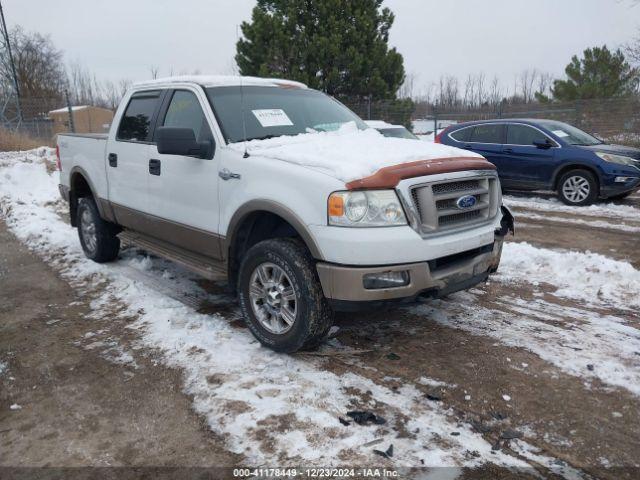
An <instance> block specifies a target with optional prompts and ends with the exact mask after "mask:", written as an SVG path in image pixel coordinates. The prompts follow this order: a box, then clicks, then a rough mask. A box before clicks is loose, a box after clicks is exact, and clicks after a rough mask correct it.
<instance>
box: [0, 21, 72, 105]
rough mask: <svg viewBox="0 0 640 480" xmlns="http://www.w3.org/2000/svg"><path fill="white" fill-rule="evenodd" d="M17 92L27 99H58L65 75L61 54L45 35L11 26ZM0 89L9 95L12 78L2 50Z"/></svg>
mask: <svg viewBox="0 0 640 480" xmlns="http://www.w3.org/2000/svg"><path fill="white" fill-rule="evenodd" d="M9 40H10V42H11V47H12V51H13V59H14V63H15V67H16V74H17V77H18V85H19V88H20V93H21V95H22V96H23V97H27V98H28V97H30V98H62V96H63V94H64V87H65V84H66V74H65V69H64V64H63V63H62V52H61V51H60V50H58V49H57V48H56V47H55V46H54V45H53V42H52V41H51V39H50V38H49V37H48V36H44V35H41V34H39V33H30V32H25V31H24V30H23V29H22V28H21V27H19V26H18V27H14V28H13V29H12V30H11V32H10V33H9ZM0 89H2V92H3V94H4V95H7V94H12V93H13V91H14V88H13V75H12V72H11V63H10V61H9V56H8V54H7V51H6V49H2V51H0Z"/></svg>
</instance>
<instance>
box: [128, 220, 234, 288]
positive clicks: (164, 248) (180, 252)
mask: <svg viewBox="0 0 640 480" xmlns="http://www.w3.org/2000/svg"><path fill="white" fill-rule="evenodd" d="M118 236H119V237H120V240H122V241H123V242H124V243H128V244H132V245H135V246H137V247H140V248H142V249H143V250H147V251H148V252H151V253H154V254H156V255H159V256H161V257H163V258H166V259H167V260H171V261H173V262H176V263H179V264H180V265H182V266H183V267H186V268H188V269H189V270H192V271H194V272H195V273H197V274H199V275H202V276H203V277H205V278H208V279H209V280H224V279H226V277H227V269H226V265H225V264H224V263H223V262H222V261H220V260H216V259H213V258H210V257H206V256H204V255H200V254H198V253H194V252H191V251H189V250H184V249H182V248H180V247H177V246H175V245H173V244H170V243H167V242H163V241H162V240H158V239H156V238H152V237H149V236H147V235H143V234H141V233H137V232H133V231H130V230H125V231H123V232H122V233H120V234H119V235H118Z"/></svg>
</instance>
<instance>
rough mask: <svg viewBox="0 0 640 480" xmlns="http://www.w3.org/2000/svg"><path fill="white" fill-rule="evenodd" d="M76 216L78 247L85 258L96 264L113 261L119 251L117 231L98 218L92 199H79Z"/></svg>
mask: <svg viewBox="0 0 640 480" xmlns="http://www.w3.org/2000/svg"><path fill="white" fill-rule="evenodd" d="M76 215H77V217H76V219H77V225H78V237H79V238H80V245H82V250H83V251H84V254H85V255H86V256H87V258H90V259H91V260H93V261H94V262H98V263H105V262H111V261H112V260H115V259H116V258H117V257H118V252H119V251H120V239H119V238H118V237H117V233H118V229H117V227H116V226H115V225H113V224H112V223H109V222H106V221H104V220H103V219H102V217H100V213H99V212H98V207H97V206H96V202H95V201H94V200H93V198H91V197H82V198H80V199H79V200H78V210H77V213H76Z"/></svg>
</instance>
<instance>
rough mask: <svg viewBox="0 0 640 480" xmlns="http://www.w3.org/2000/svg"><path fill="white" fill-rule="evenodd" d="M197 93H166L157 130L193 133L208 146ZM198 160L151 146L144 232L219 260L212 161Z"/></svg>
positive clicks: (202, 103)
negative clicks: (147, 217)
mask: <svg viewBox="0 0 640 480" xmlns="http://www.w3.org/2000/svg"><path fill="white" fill-rule="evenodd" d="M206 105H207V104H206V99H205V98H204V95H203V94H202V92H200V91H198V90H196V89H188V88H185V89H178V90H173V91H169V92H167V97H166V98H165V101H164V105H163V108H162V109H161V112H160V116H159V118H158V122H157V125H158V127H162V126H166V127H180V128H190V129H192V130H193V132H194V134H195V137H196V139H197V140H198V141H200V142H203V141H210V142H214V137H213V134H212V131H211V127H210V121H209V120H208V118H207V115H206V114H205V112H207V113H208V114H209V115H211V111H210V109H208V108H204V107H205V106H206ZM213 151H214V154H213V156H212V158H208V159H202V158H196V157H191V156H181V155H161V154H159V153H158V148H157V146H156V145H155V144H154V145H152V146H151V152H150V156H149V164H148V172H147V184H148V187H149V188H148V190H149V210H150V213H151V215H152V216H151V218H150V222H151V228H150V233H151V234H152V235H153V236H154V237H156V238H159V239H161V240H165V241H167V242H170V243H172V244H174V245H177V246H179V247H182V248H185V249H187V250H191V251H194V252H196V253H200V254H203V255H207V256H209V257H213V258H220V256H221V246H220V238H219V236H218V221H219V200H218V163H219V160H218V157H217V156H216V155H215V149H214V150H213Z"/></svg>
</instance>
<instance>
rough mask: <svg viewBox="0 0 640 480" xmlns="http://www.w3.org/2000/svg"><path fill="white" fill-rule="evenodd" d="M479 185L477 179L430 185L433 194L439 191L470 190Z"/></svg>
mask: <svg viewBox="0 0 640 480" xmlns="http://www.w3.org/2000/svg"><path fill="white" fill-rule="evenodd" d="M479 186H480V181H479V180H463V181H459V182H451V183H437V184H436V185H432V187H431V188H432V189H433V193H434V194H435V195H437V194H439V193H449V192H460V191H463V190H471V189H473V188H478V187H479Z"/></svg>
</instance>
